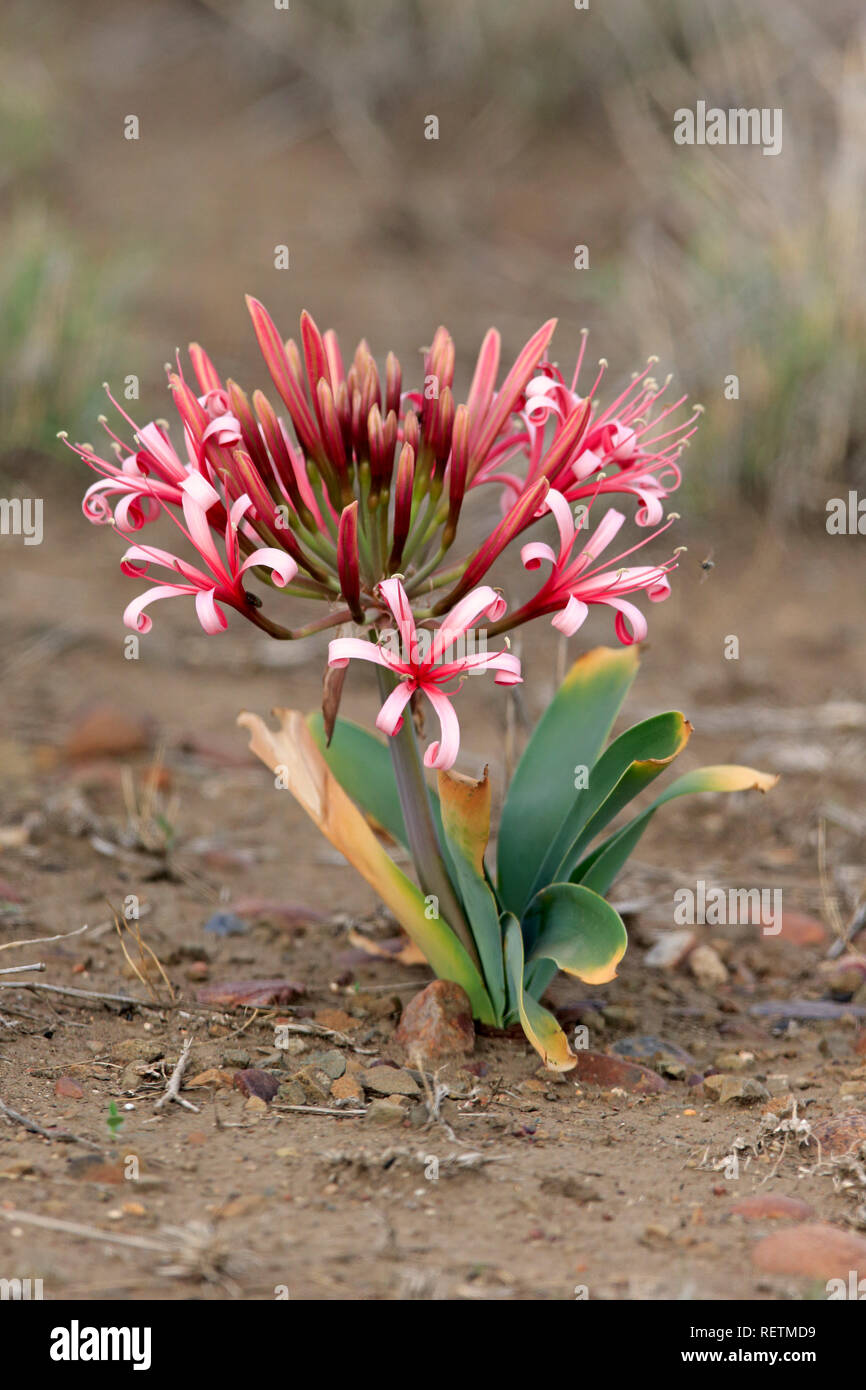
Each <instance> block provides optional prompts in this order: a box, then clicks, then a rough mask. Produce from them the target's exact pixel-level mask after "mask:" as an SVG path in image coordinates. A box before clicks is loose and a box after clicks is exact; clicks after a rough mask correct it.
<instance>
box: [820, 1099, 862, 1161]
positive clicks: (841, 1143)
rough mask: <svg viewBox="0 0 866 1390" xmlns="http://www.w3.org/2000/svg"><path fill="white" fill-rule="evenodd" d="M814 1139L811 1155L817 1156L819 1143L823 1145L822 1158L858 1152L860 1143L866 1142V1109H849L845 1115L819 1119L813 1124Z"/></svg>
mask: <svg viewBox="0 0 866 1390" xmlns="http://www.w3.org/2000/svg"><path fill="white" fill-rule="evenodd" d="M812 1141H813V1142H812V1143H811V1144H810V1145H809V1152H810V1156H811V1155H812V1154H815V1155H816V1156H817V1148H816V1146H817V1144H820V1145H821V1157H822V1158H838V1157H839V1155H840V1154H846V1153H850V1152H851V1151H852V1150H853V1151H855V1152H856V1150H857V1147H858V1145H860V1144H866V1110H849V1111H847V1112H846V1113H845V1114H844V1115H834V1116H833V1117H832V1118H831V1119H829V1120H819V1121H818V1122H817V1123H816V1124H814V1125H813V1126H812Z"/></svg>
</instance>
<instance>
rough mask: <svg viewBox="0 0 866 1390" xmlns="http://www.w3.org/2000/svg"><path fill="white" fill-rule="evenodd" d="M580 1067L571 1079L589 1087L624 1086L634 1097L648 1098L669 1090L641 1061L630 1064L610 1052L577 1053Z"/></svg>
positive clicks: (581, 1051) (581, 1050) (582, 1051)
mask: <svg viewBox="0 0 866 1390" xmlns="http://www.w3.org/2000/svg"><path fill="white" fill-rule="evenodd" d="M576 1056H577V1066H576V1067H575V1068H574V1070H573V1071H572V1072H571V1076H572V1077H576V1078H577V1079H578V1080H580V1081H585V1082H587V1084H588V1085H590V1086H604V1087H605V1088H606V1089H608V1090H610V1089H611V1088H612V1087H614V1086H621V1087H622V1089H623V1090H624V1091H631V1092H632V1093H633V1094H634V1095H638V1096H641V1095H648V1094H649V1093H650V1092H653V1091H666V1090H667V1088H668V1087H667V1082H666V1081H664V1080H663V1079H662V1077H660V1076H659V1075H658V1073H657V1072H654V1071H650V1069H649V1067H642V1066H641V1065H640V1064H639V1063H638V1062H627V1061H625V1060H624V1059H623V1058H622V1057H611V1056H610V1055H609V1054H608V1053H607V1052H585V1051H584V1050H583V1049H580V1050H578V1052H577V1053H576Z"/></svg>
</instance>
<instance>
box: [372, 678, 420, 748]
mask: <svg viewBox="0 0 866 1390" xmlns="http://www.w3.org/2000/svg"><path fill="white" fill-rule="evenodd" d="M413 689H414V686H413V683H412V681H401V682H400V684H399V685H398V686H396V687H395V688H394V689H393V690H392V691H391V694H390V695H389V696H388V698H387V700H386V701H385V703H384V705H383V706H382V708H381V709H380V710H379V713H378V714H377V715H376V728H377V729H381V730H382V733H383V734H389V735H393V734H397V733H399V732H400V730H401V729H402V727H403V711H404V709H405V708H406V706H407V704H408V703H409V701H410V700H411V698H412V691H413Z"/></svg>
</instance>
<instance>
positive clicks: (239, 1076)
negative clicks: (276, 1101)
mask: <svg viewBox="0 0 866 1390" xmlns="http://www.w3.org/2000/svg"><path fill="white" fill-rule="evenodd" d="M234 1084H235V1086H236V1087H237V1089H238V1090H239V1091H240V1093H241V1095H243V1096H256V1097H258V1099H259V1100H264V1101H270V1100H273V1098H274V1096H275V1095H276V1094H277V1091H278V1090H279V1089H280V1083H279V1081H278V1080H277V1078H276V1077H275V1076H274V1075H273V1073H272V1072H269V1071H263V1070H262V1068H261V1067H245V1068H244V1070H243V1071H236V1072H235V1082H234Z"/></svg>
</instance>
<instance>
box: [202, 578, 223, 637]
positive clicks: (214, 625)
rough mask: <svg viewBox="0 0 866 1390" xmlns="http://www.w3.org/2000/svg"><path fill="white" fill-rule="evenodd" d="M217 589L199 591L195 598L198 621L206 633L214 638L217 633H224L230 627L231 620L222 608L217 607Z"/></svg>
mask: <svg viewBox="0 0 866 1390" xmlns="http://www.w3.org/2000/svg"><path fill="white" fill-rule="evenodd" d="M215 600H216V590H215V589H199V591H198V593H197V594H196V596H195V611H196V613H197V614H198V620H199V622H200V623H201V625H202V627H203V628H204V630H205V632H206V633H207V634H208V635H209V636H210V637H213V636H214V635H215V634H216V633H217V632H224V631H225V629H226V628H227V627H228V625H229V620H228V618H227V617H226V615H225V613H224V612H223V611H222V609H221V608H217V606H216V602H215Z"/></svg>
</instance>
